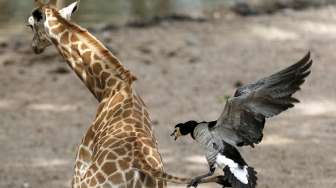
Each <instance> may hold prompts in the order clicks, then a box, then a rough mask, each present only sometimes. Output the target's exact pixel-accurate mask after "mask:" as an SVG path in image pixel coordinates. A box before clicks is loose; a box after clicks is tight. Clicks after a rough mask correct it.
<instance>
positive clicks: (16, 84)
mask: <svg viewBox="0 0 336 188" xmlns="http://www.w3.org/2000/svg"><path fill="white" fill-rule="evenodd" d="M335 11H336V8H333V7H326V8H322V9H311V10H306V11H302V12H291V11H285V12H282V13H277V14H275V15H272V16H258V17H248V18H241V17H234V16H227V17H224V18H222V19H218V20H215V21H210V22H205V23H194V22H179V23H177V22H176V23H163V24H161V25H159V26H155V27H150V28H143V29H131V28H123V29H120V30H116V31H108V32H103V33H100V34H99V37H100V38H101V39H103V41H104V42H105V43H107V44H108V45H109V46H110V47H111V48H112V49H113V51H115V52H116V53H117V56H118V57H119V58H120V59H121V60H122V62H123V63H124V64H125V66H127V67H128V68H130V69H131V70H132V71H133V72H134V73H135V74H136V75H137V76H138V77H139V81H138V82H136V88H137V90H138V91H139V93H140V94H141V95H142V96H143V98H144V100H145V102H146V103H147V104H148V106H149V109H150V112H151V116H152V119H153V121H154V124H155V125H154V128H155V132H156V135H157V138H158V142H159V146H160V151H161V153H162V156H163V160H164V163H165V168H166V170H167V171H168V172H170V173H173V174H176V175H181V176H195V175H199V174H202V173H204V172H206V170H207V165H206V164H205V160H204V158H203V156H202V151H201V150H199V147H198V146H197V145H196V144H194V143H193V141H192V140H191V139H190V138H185V139H181V140H179V141H177V142H174V141H173V140H172V139H171V138H170V137H169V134H170V132H171V131H172V129H173V126H174V125H175V124H176V123H178V122H184V121H187V120H190V119H194V120H213V119H215V118H216V117H217V116H218V115H219V113H220V112H221V110H222V108H223V106H224V102H223V101H224V96H225V95H229V94H232V93H233V92H234V89H235V88H234V84H235V82H237V81H242V82H243V83H246V82H249V81H253V80H256V79H258V78H261V77H263V76H266V75H268V74H270V73H273V72H275V71H277V70H280V69H281V68H283V67H285V66H287V65H290V64H291V63H294V62H295V61H297V60H298V59H300V58H301V57H303V56H304V54H305V53H306V52H307V51H308V50H310V51H311V52H312V55H313V59H314V62H315V63H314V65H313V70H312V75H311V76H310V77H309V78H308V80H307V82H306V83H305V84H304V86H303V88H302V91H301V92H299V93H298V94H297V95H296V96H297V97H298V98H299V99H300V100H301V101H302V103H301V104H299V105H297V106H296V107H295V108H294V109H292V110H290V111H288V112H286V113H283V114H281V115H280V116H278V117H276V118H273V119H271V120H269V121H268V122H267V126H266V128H265V138H264V140H263V142H262V144H260V145H258V146H257V147H256V148H255V149H250V148H244V149H243V150H242V153H243V155H244V156H245V159H246V160H247V161H248V163H249V164H250V165H251V166H253V167H255V168H256V170H257V171H258V172H259V174H258V177H259V180H258V184H259V186H258V187H259V188H270V187H277V188H288V187H295V188H313V187H314V188H316V187H321V188H333V187H335V186H336V178H335V177H336V147H335V146H336V144H335V139H336V87H335V80H336V65H335V60H336V53H335V50H336V45H335V42H336V14H335ZM25 32H28V31H25ZM29 40H30V39H29V38H28V37H26V36H22V37H20V38H15V39H14V38H13V39H12V38H11V39H6V40H5V42H1V43H0V88H1V89H0V149H1V150H0V187H1V188H44V187H48V188H68V187H70V186H69V185H70V180H71V176H72V169H73V164H74V157H75V151H76V148H77V146H78V144H79V143H80V141H81V137H82V136H83V134H84V132H85V130H86V129H87V127H88V125H89V124H90V122H91V121H92V120H93V118H94V114H95V108H96V106H97V103H96V101H95V100H94V98H93V97H92V96H91V94H90V93H89V92H88V90H87V89H86V88H85V87H84V86H83V84H82V83H81V82H80V81H79V79H77V77H76V76H75V74H73V73H71V72H70V71H69V69H68V68H67V66H66V64H65V63H63V60H62V59H61V58H60V57H59V56H58V55H57V54H56V52H55V50H53V49H49V50H48V51H47V52H45V54H44V55H40V56H36V55H34V54H32V52H31V49H30V48H29ZM170 187H179V188H180V187H184V186H177V185H170ZM200 187H203V188H210V187H219V186H217V185H210V184H209V185H204V186H200Z"/></svg>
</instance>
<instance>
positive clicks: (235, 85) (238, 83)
mask: <svg viewBox="0 0 336 188" xmlns="http://www.w3.org/2000/svg"><path fill="white" fill-rule="evenodd" d="M241 86H243V82H242V81H240V80H237V81H236V82H235V83H234V87H235V88H238V87H241Z"/></svg>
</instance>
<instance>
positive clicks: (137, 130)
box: [28, 0, 190, 188]
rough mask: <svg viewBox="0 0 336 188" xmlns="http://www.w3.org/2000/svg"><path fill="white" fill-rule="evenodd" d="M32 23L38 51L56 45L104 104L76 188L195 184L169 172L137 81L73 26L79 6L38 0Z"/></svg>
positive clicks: (88, 136)
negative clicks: (138, 90)
mask: <svg viewBox="0 0 336 188" xmlns="http://www.w3.org/2000/svg"><path fill="white" fill-rule="evenodd" d="M35 3H36V5H37V8H36V9H35V10H33V13H32V16H31V17H29V19H28V24H29V26H30V27H31V28H32V30H33V32H34V38H33V41H32V48H33V49H34V52H35V53H42V52H43V51H44V49H45V48H47V47H48V46H50V45H52V44H53V45H54V46H55V47H56V48H57V50H58V52H59V53H60V54H61V55H62V56H63V57H64V59H65V60H66V62H67V63H68V65H69V66H70V67H71V69H73V71H74V72H75V73H76V74H77V76H78V77H79V78H80V79H81V80H82V81H83V83H84V84H85V85H86V86H87V88H88V89H89V90H90V91H91V93H92V94H93V95H94V96H95V98H96V99H97V100H98V101H99V105H98V108H97V112H96V117H95V119H94V121H93V123H92V125H91V126H90V127H89V128H88V130H87V132H86V133H85V135H84V137H83V139H82V143H81V144H80V146H79V149H78V152H77V157H76V161H75V169H74V171H75V172H74V176H73V181H72V187H73V188H88V187H90V188H121V187H127V188H128V187H130V188H133V187H140V188H145V187H146V188H159V187H166V182H167V181H171V182H175V183H185V184H187V183H189V182H190V179H187V178H179V177H174V176H171V175H169V174H167V173H165V172H164V170H163V164H162V160H161V156H160V153H159V151H158V147H157V142H156V139H155V137H154V134H153V130H152V123H151V120H150V117H149V113H148V111H147V108H146V105H145V104H144V102H143V101H142V99H141V98H140V97H139V96H138V95H137V94H136V93H135V92H134V90H133V88H132V84H133V82H134V80H136V78H135V76H134V75H133V74H132V73H131V72H130V71H129V70H127V69H126V68H125V67H124V66H123V65H122V64H121V63H120V61H119V60H118V59H117V58H116V57H115V56H114V55H113V54H112V53H111V52H110V51H109V50H108V49H107V48H106V47H105V46H104V45H103V44H102V43H101V42H100V41H98V40H97V39H96V38H95V37H94V36H93V35H91V34H90V33H89V32H88V31H87V30H86V29H83V28H82V27H80V26H78V25H77V24H74V23H72V22H70V18H71V15H72V13H74V12H75V11H76V10H77V9H78V2H75V3H72V4H70V5H69V6H67V7H65V8H63V9H61V10H57V9H56V8H55V3H57V2H56V1H52V2H49V3H47V4H44V3H43V2H42V1H40V0H35Z"/></svg>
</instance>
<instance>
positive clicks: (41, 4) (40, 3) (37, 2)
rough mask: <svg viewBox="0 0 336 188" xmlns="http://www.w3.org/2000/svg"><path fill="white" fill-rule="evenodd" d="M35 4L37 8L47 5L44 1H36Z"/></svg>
mask: <svg viewBox="0 0 336 188" xmlns="http://www.w3.org/2000/svg"><path fill="white" fill-rule="evenodd" d="M34 3H35V5H36V6H37V7H43V6H44V5H45V4H44V3H43V2H42V0H34Z"/></svg>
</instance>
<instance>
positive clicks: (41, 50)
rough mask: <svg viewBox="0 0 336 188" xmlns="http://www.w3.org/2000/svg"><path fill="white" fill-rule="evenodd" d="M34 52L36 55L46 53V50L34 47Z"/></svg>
mask: <svg viewBox="0 0 336 188" xmlns="http://www.w3.org/2000/svg"><path fill="white" fill-rule="evenodd" d="M33 51H34V53H35V54H41V53H42V52H43V51H44V49H42V48H37V47H33Z"/></svg>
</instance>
